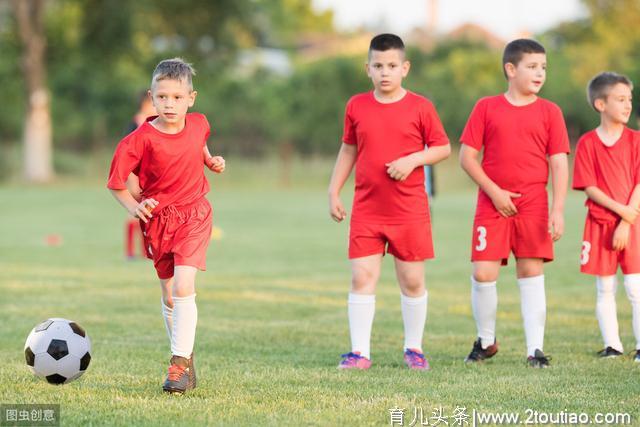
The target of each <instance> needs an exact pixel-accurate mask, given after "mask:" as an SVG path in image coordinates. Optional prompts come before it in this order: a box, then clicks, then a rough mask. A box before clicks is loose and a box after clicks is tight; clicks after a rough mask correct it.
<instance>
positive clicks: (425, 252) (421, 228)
mask: <svg viewBox="0 0 640 427" xmlns="http://www.w3.org/2000/svg"><path fill="white" fill-rule="evenodd" d="M385 250H386V252H389V253H390V254H391V255H393V256H394V257H396V258H398V259H399V260H402V261H424V260H425V259H431V258H433V257H434V253H433V240H432V237H431V222H429V221H422V222H418V223H413V224H398V225H381V224H368V223H362V222H354V221H351V225H350V227H349V259H353V258H361V257H365V256H369V255H376V254H383V255H384V253H385Z"/></svg>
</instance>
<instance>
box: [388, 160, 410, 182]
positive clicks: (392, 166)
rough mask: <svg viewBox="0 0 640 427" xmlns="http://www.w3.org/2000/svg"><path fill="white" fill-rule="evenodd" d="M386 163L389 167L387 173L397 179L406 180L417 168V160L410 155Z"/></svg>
mask: <svg viewBox="0 0 640 427" xmlns="http://www.w3.org/2000/svg"><path fill="white" fill-rule="evenodd" d="M384 165H385V166H386V167H387V174H388V175H389V176H390V177H391V178H393V179H395V180H396V181H404V180H405V179H407V177H408V176H409V174H410V173H411V172H413V170H414V169H415V168H416V165H415V162H414V161H413V160H412V159H411V158H409V156H405V157H400V158H399V159H396V160H394V161H392V162H389V163H385V164H384Z"/></svg>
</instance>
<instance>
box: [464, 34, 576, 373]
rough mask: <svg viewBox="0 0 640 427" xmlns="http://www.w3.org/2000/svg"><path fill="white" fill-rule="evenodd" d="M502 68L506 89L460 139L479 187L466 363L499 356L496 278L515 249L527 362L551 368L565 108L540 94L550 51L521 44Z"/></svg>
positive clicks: (479, 111) (479, 107)
mask: <svg viewBox="0 0 640 427" xmlns="http://www.w3.org/2000/svg"><path fill="white" fill-rule="evenodd" d="M502 63H503V71H504V74H505V77H506V78H507V81H508V89H507V92H506V93H504V94H500V95H497V96H491V97H486V98H482V99H480V100H479V101H478V102H477V103H476V105H475V107H474V109H473V111H472V113H471V115H470V117H469V120H468V122H467V125H466V126H465V129H464V131H463V134H462V136H461V138H460V140H461V142H462V146H461V150H460V165H461V166H462V169H464V171H465V172H467V174H469V176H470V177H471V179H472V180H473V181H474V182H475V183H476V184H477V185H478V187H479V190H478V202H477V206H476V213H475V218H474V223H473V239H472V256H471V261H472V262H473V276H472V277H471V305H472V308H473V316H474V318H475V321H476V326H477V331H478V335H477V336H478V338H477V340H476V341H475V342H474V343H473V349H472V350H471V353H469V355H468V356H467V358H466V359H465V362H467V363H471V362H479V361H482V360H484V359H488V358H490V357H492V356H493V355H495V354H496V352H497V351H498V343H497V341H496V335H495V323H496V310H497V304H498V296H497V291H496V281H497V279H498V275H499V272H500V266H501V265H506V264H507V260H508V258H509V254H510V252H511V251H513V253H514V255H515V257H516V273H517V277H518V285H519V288H520V301H521V311H522V318H523V323H524V332H525V338H526V344H527V362H528V364H529V366H532V367H537V368H545V367H547V366H548V365H549V358H548V357H546V356H545V355H544V352H543V351H542V350H543V348H542V347H543V341H544V327H545V317H546V299H545V291H544V273H543V271H544V270H543V263H544V262H547V261H551V260H553V241H556V240H558V239H559V238H560V237H561V236H562V233H563V231H564V219H563V211H564V202H565V198H566V193H567V186H568V165H567V154H568V152H569V138H568V136H567V130H566V127H565V124H564V119H563V117H562V112H561V111H560V108H558V106H557V105H555V104H554V103H552V102H550V101H547V100H545V99H543V98H540V97H538V96H537V94H538V92H539V91H540V89H541V88H542V85H543V84H544V81H545V77H546V66H547V64H546V55H545V50H544V47H543V46H542V45H540V44H539V43H537V42H536V41H534V40H528V39H518V40H514V41H512V42H511V43H509V44H508V45H507V46H506V47H505V50H504V54H503V59H502ZM482 149H484V152H483V156H482V163H481V162H480V160H479V156H480V151H481V150H482ZM549 164H550V165H551V182H552V190H553V200H552V205H551V213H550V214H549V209H548V200H547V190H546V186H547V180H548V175H549Z"/></svg>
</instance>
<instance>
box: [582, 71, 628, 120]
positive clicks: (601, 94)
mask: <svg viewBox="0 0 640 427" xmlns="http://www.w3.org/2000/svg"><path fill="white" fill-rule="evenodd" d="M619 83H621V84H623V85H627V86H628V87H629V89H631V90H633V83H631V80H630V79H629V77H627V76H624V75H622V74H618V73H614V72H612V71H605V72H603V73H600V74H598V75H597V76H595V77H594V78H592V79H591V81H590V82H589V84H588V85H587V99H588V100H589V105H591V107H593V109H594V110H596V111H597V112H599V111H598V109H597V108H596V104H595V102H596V100H598V99H605V100H606V99H607V96H608V95H609V91H610V90H611V88H612V87H613V86H615V85H617V84H619Z"/></svg>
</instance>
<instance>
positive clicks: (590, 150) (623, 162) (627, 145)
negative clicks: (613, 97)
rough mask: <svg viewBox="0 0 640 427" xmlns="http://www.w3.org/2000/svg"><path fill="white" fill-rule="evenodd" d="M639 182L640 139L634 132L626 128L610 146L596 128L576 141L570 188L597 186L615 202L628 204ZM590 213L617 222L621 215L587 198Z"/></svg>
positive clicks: (594, 217)
mask: <svg viewBox="0 0 640 427" xmlns="http://www.w3.org/2000/svg"><path fill="white" fill-rule="evenodd" d="M638 184H640V139H639V135H638V133H637V132H634V131H632V130H631V129H629V128H627V127H625V128H624V130H623V132H622V135H620V138H619V139H618V140H617V141H616V143H615V144H614V145H612V146H611V147H607V146H606V145H604V143H603V142H602V140H601V139H600V137H599V136H598V133H597V132H596V131H595V130H592V131H590V132H587V133H585V134H584V135H582V137H581V138H580V140H579V141H578V147H577V148H576V160H575V166H574V170H573V188H574V189H576V190H584V189H585V188H587V187H591V186H594V187H598V189H600V190H601V191H603V192H604V193H605V194H606V195H607V196H609V197H611V198H612V199H613V200H615V201H616V202H619V203H622V204H625V205H626V204H627V203H629V198H630V197H631V193H633V190H634V188H635V187H636V185H638ZM585 204H586V206H587V207H588V208H589V215H590V216H591V217H592V218H593V219H595V220H596V221H597V222H603V223H606V222H616V221H618V219H620V217H619V216H618V215H617V214H616V213H614V212H613V211H610V210H609V209H607V208H605V207H604V206H601V205H599V204H597V203H596V202H594V201H593V200H591V199H587V201H586V203H585Z"/></svg>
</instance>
